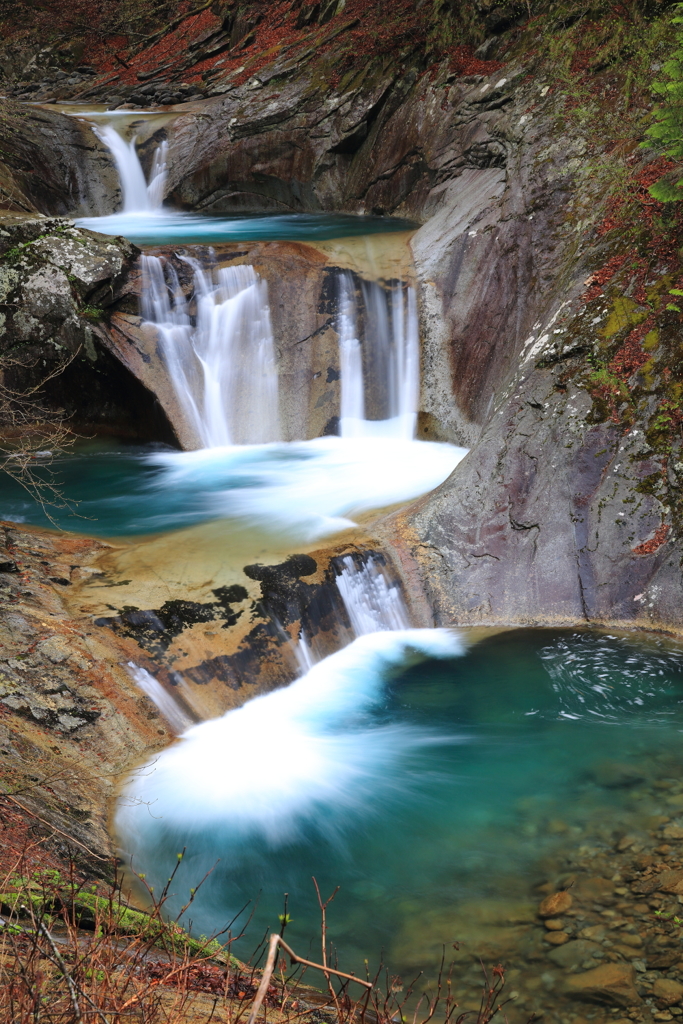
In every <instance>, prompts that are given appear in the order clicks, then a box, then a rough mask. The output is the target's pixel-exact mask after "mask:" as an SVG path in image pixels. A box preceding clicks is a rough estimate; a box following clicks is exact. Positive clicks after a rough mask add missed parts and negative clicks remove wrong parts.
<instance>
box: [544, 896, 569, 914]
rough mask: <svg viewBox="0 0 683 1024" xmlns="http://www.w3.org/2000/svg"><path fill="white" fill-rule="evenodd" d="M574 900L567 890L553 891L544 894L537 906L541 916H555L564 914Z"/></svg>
mask: <svg viewBox="0 0 683 1024" xmlns="http://www.w3.org/2000/svg"><path fill="white" fill-rule="evenodd" d="M573 902H574V900H573V899H572V897H571V896H570V894H569V893H568V892H554V893H552V895H550V896H546V898H545V899H544V900H543V902H542V903H541V905H540V906H539V908H538V913H539V915H540V916H541V917H557V915H558V914H564V913H565V912H566V911H567V910H569V908H570V907H571V905H572V903H573Z"/></svg>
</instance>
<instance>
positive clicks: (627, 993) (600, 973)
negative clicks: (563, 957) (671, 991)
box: [565, 964, 641, 1007]
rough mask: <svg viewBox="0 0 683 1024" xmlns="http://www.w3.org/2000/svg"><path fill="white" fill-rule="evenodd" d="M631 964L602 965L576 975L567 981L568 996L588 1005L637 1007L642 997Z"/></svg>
mask: <svg viewBox="0 0 683 1024" xmlns="http://www.w3.org/2000/svg"><path fill="white" fill-rule="evenodd" d="M634 980H635V971H634V969H633V967H632V966H631V964H601V965H600V966H599V967H594V968H593V970H591V971H586V972H585V973H584V974H574V975H572V976H571V977H569V978H567V979H566V981H565V989H566V992H567V994H568V995H571V996H573V997H574V998H575V999H581V1000H583V1001H585V1002H588V1003H602V1004H604V1005H607V1006H623V1007H628V1006H637V1005H638V1004H639V1003H640V1002H641V999H640V996H639V995H638V992H637V991H636V987H635V984H634Z"/></svg>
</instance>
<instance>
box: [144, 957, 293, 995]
mask: <svg viewBox="0 0 683 1024" xmlns="http://www.w3.org/2000/svg"><path fill="white" fill-rule="evenodd" d="M173 969H174V968H172V967H171V966H170V965H169V964H168V963H166V962H158V961H157V962H156V963H149V964H148V965H146V967H145V974H146V975H147V977H148V978H149V979H150V980H151V981H153V982H156V983H157V984H164V982H165V978H166V977H167V976H168V974H169V971H171V970H173ZM226 982H227V988H226ZM168 984H169V985H176V986H184V987H186V988H188V989H189V990H190V991H191V992H210V993H211V994H212V995H223V994H224V993H225V994H226V995H228V996H229V997H231V998H232V999H239V1000H250V999H253V998H254V996H255V995H256V990H257V988H258V980H257V979H250V978H245V977H243V976H242V975H239V974H238V975H237V976H236V977H232V976H231V977H230V979H229V980H228V972H227V971H226V970H225V969H224V968H222V967H217V966H214V965H213V964H206V963H198V964H191V965H188V967H187V969H184V970H182V971H180V972H178V973H176V974H174V975H173V977H172V978H169V981H168ZM265 1002H266V1005H267V1006H277V1005H278V1004H279V1002H280V999H279V994H278V990H277V988H276V987H275V985H269V986H268V991H267V993H266V997H265Z"/></svg>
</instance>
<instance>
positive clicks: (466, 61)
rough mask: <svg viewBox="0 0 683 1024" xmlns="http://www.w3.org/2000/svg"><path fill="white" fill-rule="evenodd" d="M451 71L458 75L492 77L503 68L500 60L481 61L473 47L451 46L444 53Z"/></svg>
mask: <svg viewBox="0 0 683 1024" xmlns="http://www.w3.org/2000/svg"><path fill="white" fill-rule="evenodd" d="M444 56H445V57H447V58H448V63H449V66H450V69H451V71H452V72H453V73H454V74H456V75H458V76H462V75H492V74H493V72H494V71H500V69H501V68H502V67H503V64H502V63H501V61H498V60H480V58H479V57H475V56H474V50H473V49H472V47H471V46H451V47H449V48H448V49H447V50H445V51H444Z"/></svg>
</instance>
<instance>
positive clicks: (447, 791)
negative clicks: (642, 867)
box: [119, 630, 683, 974]
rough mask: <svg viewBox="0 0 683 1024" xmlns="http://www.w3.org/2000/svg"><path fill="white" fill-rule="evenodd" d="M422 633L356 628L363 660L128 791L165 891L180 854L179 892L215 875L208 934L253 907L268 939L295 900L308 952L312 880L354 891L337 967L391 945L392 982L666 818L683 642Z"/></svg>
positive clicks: (335, 666) (168, 758)
mask: <svg viewBox="0 0 683 1024" xmlns="http://www.w3.org/2000/svg"><path fill="white" fill-rule="evenodd" d="M416 636H417V639H415V640H411V635H409V634H408V633H405V632H395V633H380V634H372V635H370V636H365V637H363V638H361V640H360V641H357V642H356V643H357V644H362V645H365V646H364V647H363V650H362V657H361V658H358V659H357V660H356V662H354V661H353V658H352V657H351V660H349V659H350V654H349V651H350V649H349V648H346V649H345V650H343V651H341V652H340V653H338V654H336V655H333V656H331V657H330V658H328V659H326V660H325V661H323V662H322V663H320V664H319V665H317V666H316V667H315V668H314V669H313V670H312V673H311V680H310V683H309V682H307V680H306V679H304V680H302V681H301V682H300V683H295V684H293V686H292V687H291V688H290V690H289V691H287V690H281V691H277V692H276V693H275V694H273V695H270V696H266V697H263V698H259V699H257V700H256V701H253V702H251V704H248V705H246V706H245V708H243V709H239V710H237V711H235V712H231V713H229V714H228V715H227V716H225V717H224V718H223V719H219V720H215V721H213V722H209V723H206V724H205V725H201V726H198V727H197V728H196V729H195V730H193V731H192V732H191V733H189V734H188V737H187V739H184V740H181V742H180V744H179V745H178V746H176V747H174V748H172V749H171V751H169V752H167V753H166V754H163V755H162V756H161V757H160V758H159V759H158V760H157V761H156V762H155V764H154V765H152V766H150V767H148V768H146V769H145V770H144V771H143V772H142V773H141V774H140V776H139V777H137V778H136V779H134V780H133V781H132V782H131V783H130V785H129V789H128V791H127V795H126V797H125V798H124V800H123V803H122V805H121V808H120V810H119V828H120V830H121V831H120V834H121V836H122V842H123V846H124V849H125V850H126V853H127V856H128V857H132V860H133V865H134V866H137V868H138V870H143V869H144V871H145V872H146V873H147V878H148V881H152V882H153V884H156V885H157V886H159V885H161V884H163V881H164V880H165V878H166V877H167V873H168V872H169V870H170V869H171V867H172V866H173V865H174V864H175V862H176V858H177V853H178V852H179V851H181V850H182V849H183V848H186V849H187V854H186V857H185V860H184V861H183V863H182V866H181V869H180V871H179V873H178V875H177V876H176V879H177V883H176V885H175V891H177V897H176V898H175V899H176V902H178V903H180V901H182V900H183V899H184V898H186V896H187V893H188V891H189V888H190V887H191V886H194V885H195V884H196V882H197V881H198V880H199V879H201V878H202V877H203V876H204V874H205V872H207V871H211V874H210V876H209V878H208V879H207V881H206V882H205V883H204V885H203V887H202V890H201V892H200V894H198V896H197V898H196V900H195V903H194V905H193V910H192V918H193V922H194V927H195V928H196V929H197V930H200V931H204V932H208V931H213V930H220V929H221V928H223V927H225V925H226V923H227V922H228V921H229V920H230V918H231V916H232V915H233V914H234V913H235V912H236V911H237V910H238V909H239V908H240V907H241V906H242V905H243V904H245V903H247V902H248V901H250V900H251V901H253V902H252V904H251V906H252V907H253V906H254V905H255V906H256V909H255V912H254V920H253V922H252V926H251V928H250V940H249V941H251V942H252V945H253V943H254V937H255V936H256V935H260V934H262V932H263V930H264V929H266V928H271V929H273V928H278V927H279V924H278V913H279V912H281V911H282V906H283V901H284V893H285V892H286V893H288V894H289V897H288V901H289V902H288V908H289V913H290V914H291V916H292V923H291V925H290V926H289V939H290V942H291V943H292V944H293V945H294V946H295V948H298V949H300V950H303V951H306V950H309V949H311V948H315V945H314V944H315V943H316V941H317V940H316V936H317V934H318V927H319V922H318V910H317V904H316V900H315V894H314V891H313V886H312V881H311V878H312V876H315V877H316V878H317V879H318V882H319V883H320V885H321V888H322V890H323V891H324V892H325V893H327V894H329V893H330V892H331V891H332V890H333V889H334V887H335V886H337V885H339V886H341V889H340V891H339V894H338V895H337V897H336V899H335V903H334V910H333V911H332V912H331V915H330V918H331V920H330V935H331V938H332V940H333V941H334V943H335V946H336V948H337V950H338V953H339V959H340V963H341V965H342V966H343V968H344V969H355V970H357V971H361V972H362V971H363V960H364V958H365V957H367V956H368V955H370V956H371V957H372V956H373V955H374V957H375V958H376V959H377V958H378V957H379V953H380V950H382V949H383V950H384V951H385V957H386V960H387V962H388V963H389V966H390V968H391V970H392V971H396V972H398V973H399V974H402V973H403V972H404V971H408V970H414V969H416V968H419V967H425V968H427V969H429V968H433V966H434V959H435V958H437V954H438V951H439V949H440V944H441V943H447V944H450V943H452V942H454V941H456V940H461V941H463V942H465V943H467V942H468V941H471V940H472V934H471V929H472V927H473V921H474V919H475V917H476V914H479V915H481V914H482V913H484V916H485V913H486V911H487V908H489V910H490V912H491V913H492V914H495V913H499V914H500V913H501V911H500V907H501V906H509V905H510V904H511V903H513V902H514V901H515V900H516V901H518V903H519V901H527V905H529V906H531V907H532V909H531V911H530V914H531V920H533V915H534V910H533V906H532V904H531V903H529V902H528V901H530V900H532V899H533V895H532V891H533V889H532V887H533V886H534V885H536V884H538V883H539V882H540V881H544V880H546V879H547V878H549V877H550V878H551V879H553V880H554V879H555V878H557V877H558V876H559V875H560V873H561V871H562V869H563V866H564V865H565V860H564V859H563V858H564V857H565V856H566V854H567V851H568V850H569V851H571V850H576V848H577V847H578V846H579V845H580V844H581V843H583V842H587V841H588V842H590V843H592V844H596V845H597V846H598V847H600V848H604V849H605V850H607V851H609V850H611V849H613V843H614V835H615V834H623V831H625V830H629V831H631V830H636V831H637V830H638V829H641V830H642V829H647V828H650V827H651V826H650V824H649V822H650V820H651V816H652V815H653V814H656V813H658V811H659V812H661V810H662V808H661V807H659V806H658V805H657V803H656V801H654V802H653V797H652V794H651V792H650V791H648V790H646V789H643V788H642V787H640V788H639V782H642V785H643V786H646V785H647V784H648V780H649V781H650V782H651V780H652V779H653V778H657V777H659V776H661V775H662V774H665V775H666V774H667V773H668V774H670V775H674V776H675V774H676V773H677V772H678V773H680V770H681V764H682V761H683V754H681V751H680V746H681V743H680V741H681V732H682V731H683V652H682V651H681V649H679V648H678V647H677V646H672V645H670V644H667V643H665V642H663V641H660V640H656V639H648V638H642V637H640V638H639V637H636V636H617V635H601V634H598V633H591V632H588V631H569V630H563V631H558V630H513V631H507V632H503V633H499V634H497V635H493V636H491V637H490V638H489V639H486V640H484V641H482V642H480V643H478V644H476V645H474V646H472V647H470V648H469V650H468V649H467V647H466V644H465V645H463V641H462V640H458V638H457V636H456V637H455V638H454V639H452V640H451V641H448V640H447V639H441V638H442V637H444V636H446V634H445V631H433V630H431V631H430V630H427V631H417V634H416ZM411 643H415V644H416V646H417V647H418V648H420V645H422V650H423V656H422V661H421V663H420V664H414V665H413V666H412V667H411V666H410V661H411V657H410V655H409V648H410V644H411ZM449 643H450V644H451V646H450V648H449V646H448V644H449ZM439 644H441V645H442V649H441V651H440V653H439V657H438V658H436V659H435V658H434V656H433V654H431V655H430V653H429V652H430V651H433V653H437V651H436V648H438V645H439ZM407 652H408V653H407ZM425 657H426V660H424V659H425ZM412 660H413V661H415V658H412ZM349 665H351V670H349ZM401 666H403V668H401ZM314 684H315V685H314ZM309 690H310V693H309ZM615 772H616V773H617V775H618V774H619V772H621V773H622V776H623V777H624V778H625V779H626V782H623V779H622V782H617V785H616V787H615V785H614V777H615ZM136 801H137V803H136ZM474 907H476V908H477V911H476V914H475V912H474V911H473V909H472V908H474ZM468 908H469V909H468ZM496 908H497V909H496ZM249 941H245V942H243V943H241V944H240V950H241V952H242V953H243V954H246V953H247V952H248V951H249V950H248V948H247V947H248V946H249ZM376 959H375V962H376ZM509 959H510V960H511V961H512V962H514V960H515V954H514V950H512V951H510V954H509Z"/></svg>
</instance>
